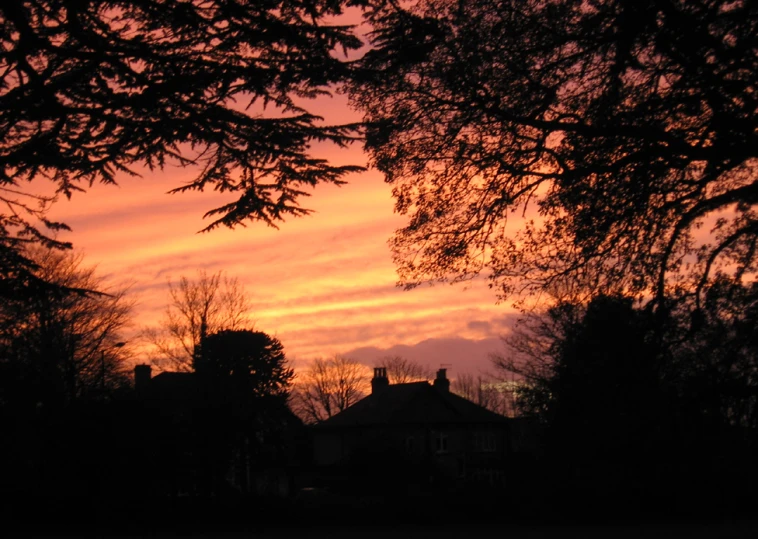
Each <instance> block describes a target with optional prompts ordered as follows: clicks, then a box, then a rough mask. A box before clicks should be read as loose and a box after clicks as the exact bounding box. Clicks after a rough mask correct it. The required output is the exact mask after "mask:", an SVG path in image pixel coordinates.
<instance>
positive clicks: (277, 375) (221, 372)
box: [195, 330, 294, 398]
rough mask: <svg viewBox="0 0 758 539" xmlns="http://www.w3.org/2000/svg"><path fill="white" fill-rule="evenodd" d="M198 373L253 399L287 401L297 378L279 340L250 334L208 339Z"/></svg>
mask: <svg viewBox="0 0 758 539" xmlns="http://www.w3.org/2000/svg"><path fill="white" fill-rule="evenodd" d="M195 370H196V372H197V373H198V374H200V375H202V376H206V377H211V378H215V379H222V380H228V381H231V382H232V383H233V384H235V387H236V388H238V389H240V390H242V391H245V392H248V393H249V396H251V397H265V396H278V397H285V398H286V397H287V395H288V394H289V386H290V383H291V382H292V378H293V377H294V371H293V370H292V369H291V368H289V367H288V366H287V361H286V357H285V355H284V347H283V346H282V343H281V342H280V341H279V339H277V338H275V337H271V336H270V335H268V334H266V333H263V332H262V331H251V330H221V331H218V332H216V333H213V334H211V335H208V336H207V337H205V338H204V339H203V341H202V350H201V353H200V354H198V357H197V358H196V362H195Z"/></svg>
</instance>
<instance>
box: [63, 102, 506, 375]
mask: <svg viewBox="0 0 758 539" xmlns="http://www.w3.org/2000/svg"><path fill="white" fill-rule="evenodd" d="M318 112H319V113H321V114H322V115H324V116H325V117H327V118H328V119H329V120H330V121H333V122H349V121H354V120H357V119H358V117H357V114H356V113H355V112H354V111H351V110H350V109H349V108H348V106H347V103H346V100H345V98H344V97H343V96H336V97H334V98H332V99H331V100H328V101H322V102H320V103H319V110H318ZM314 154H316V155H317V156H319V157H328V158H329V159H330V160H332V161H333V162H336V163H343V164H348V163H350V164H365V163H366V157H365V156H364V154H363V153H362V150H361V146H360V144H356V145H354V146H353V147H352V148H351V149H348V150H339V149H336V148H330V147H321V148H314ZM194 174H195V171H194V170H192V169H191V168H187V169H182V168H178V167H169V168H167V169H165V170H164V171H162V172H150V171H145V172H144V174H143V177H142V178H129V177H124V178H123V179H122V180H121V181H120V186H119V187H113V186H103V185H97V186H94V187H93V188H92V189H90V190H89V192H87V193H85V194H76V195H74V197H73V198H72V200H70V201H67V200H65V199H62V200H60V201H58V202H57V203H56V205H55V206H54V207H53V210H52V212H51V215H50V216H51V217H52V218H53V219H58V220H61V221H63V222H65V223H67V224H68V225H69V226H70V227H71V228H72V232H71V233H66V234H65V235H63V236H62V237H61V239H65V240H69V241H72V242H73V243H74V247H75V248H76V249H77V250H80V251H82V252H83V253H84V254H85V257H86V259H85V260H86V263H87V264H89V265H97V267H98V268H99V271H100V273H101V274H103V275H105V276H108V278H109V279H110V280H111V281H112V282H120V281H130V282H132V288H131V290H132V294H133V296H134V297H135V298H136V300H137V301H138V305H137V308H136V313H135V314H136V316H135V322H136V324H135V326H136V327H135V328H134V330H133V331H134V332H136V330H138V329H139V328H140V327H144V326H149V325H151V324H154V323H156V322H157V321H158V319H159V318H160V316H161V314H162V312H163V310H164V308H165V304H166V299H167V280H168V279H169V278H171V279H173V280H177V279H178V278H179V277H181V276H187V277H190V278H191V277H194V276H195V275H196V271H197V270H198V269H204V270H206V271H207V272H209V273H213V272H216V271H219V270H223V271H226V272H227V274H228V275H229V276H232V277H237V278H238V279H239V280H240V282H241V283H243V284H244V286H245V288H246V290H247V292H248V293H249V294H250V296H251V298H252V300H253V304H254V311H253V313H252V318H253V319H254V320H255V327H256V329H258V330H261V331H265V332H267V333H269V334H272V335H275V336H277V337H278V338H279V339H281V341H282V342H283V343H284V346H285V350H286V351H287V353H288V357H290V359H291V360H294V362H295V364H296V365H303V364H305V362H307V360H308V359H311V358H314V357H319V356H328V355H332V354H336V353H343V354H351V353H355V354H356V355H357V357H359V358H361V359H362V360H364V361H366V362H370V361H371V358H372V357H378V356H381V355H382V354H384V353H386V352H385V351H384V350H386V349H389V348H391V347H396V346H402V348H395V349H393V350H390V352H392V353H396V352H401V353H403V354H404V355H406V356H408V357H411V358H412V359H415V360H418V361H420V362H422V363H426V364H428V365H429V366H430V367H432V368H437V367H438V366H439V365H440V364H449V365H451V366H452V368H453V371H456V370H457V371H459V372H460V371H463V370H471V371H474V372H475V371H477V370H480V369H482V368H486V367H487V366H488V361H487V356H488V353H489V352H490V351H497V350H498V349H499V348H500V342H499V338H498V337H499V336H500V335H501V334H503V333H504V332H505V331H506V328H507V325H508V324H509V323H510V322H511V321H512V320H513V318H514V316H515V314H514V311H513V310H512V309H511V308H510V307H509V306H508V305H505V304H501V305H497V304H496V297H495V294H494V292H493V291H492V290H490V289H488V288H487V286H486V283H485V282H484V281H481V282H480V281H476V282H472V283H469V284H468V285H466V286H464V285H455V286H450V285H436V286H432V287H428V286H424V287H420V288H417V289H415V290H412V291H404V290H402V289H400V288H397V287H396V286H395V282H396V280H397V277H396V274H395V268H394V266H393V263H392V260H391V255H390V251H389V247H388V245H387V240H388V239H389V237H390V236H391V235H392V232H393V230H394V229H395V228H397V227H398V226H400V225H402V223H403V217H402V216H399V215H396V214H395V213H394V212H393V200H392V197H391V188H390V186H389V185H387V184H385V183H384V182H383V181H382V177H381V174H379V173H378V172H377V171H375V170H369V171H368V172H365V173H362V174H355V175H353V176H351V177H350V179H349V184H348V185H345V186H342V187H334V186H324V187H318V188H317V189H316V190H315V191H314V193H313V196H312V197H310V198H309V199H305V200H304V201H303V205H304V206H306V207H309V208H311V209H313V210H315V213H314V214H313V215H311V216H309V217H304V218H298V219H290V220H289V221H287V222H285V223H283V224H282V226H281V228H280V229H279V230H275V229H273V228H268V227H266V225H264V224H262V223H251V224H250V225H249V226H248V227H247V228H238V229H235V230H228V229H218V230H215V231H212V232H210V233H203V234H199V233H198V231H199V230H200V229H202V228H203V227H204V226H206V225H207V224H208V222H207V221H204V220H203V219H202V215H203V213H204V212H205V211H207V210H209V209H211V208H214V207H216V206H218V205H220V204H221V203H223V202H225V201H227V200H228V199H227V198H224V197H223V196H221V195H219V194H218V193H215V192H205V193H190V194H177V195H169V194H167V191H169V190H170V189H172V188H174V187H178V186H180V185H182V184H183V183H185V182H187V181H189V180H190V179H192V178H193V176H194ZM131 339H132V340H133V341H134V342H136V340H135V339H134V337H133V336H132V337H131ZM429 339H432V340H431V341H429ZM483 340H484V341H483ZM422 341H427V342H425V343H424V344H422V345H421V346H416V345H418V344H419V343H421V342H422ZM366 347H369V349H368V350H367V349H365V348H366ZM359 348H361V349H362V350H359V351H357V352H354V351H355V350H356V349H359ZM374 348H376V349H379V350H374ZM139 359H140V360H141V361H149V360H150V357H147V353H146V352H144V351H143V352H142V356H141V357H140V358H139ZM451 374H454V373H451Z"/></svg>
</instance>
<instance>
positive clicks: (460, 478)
mask: <svg viewBox="0 0 758 539" xmlns="http://www.w3.org/2000/svg"><path fill="white" fill-rule="evenodd" d="M371 385H372V393H371V395H369V396H367V397H366V398H364V399H362V400H360V401H359V402H357V403H355V404H354V405H352V406H350V407H349V408H347V409H346V410H344V411H342V412H341V413H339V414H336V415H335V416H333V417H331V418H329V419H327V420H326V421H324V422H322V423H320V424H318V425H316V426H314V428H313V433H314V434H313V436H314V439H313V443H314V458H315V463H316V465H317V466H319V467H321V469H322V470H324V469H328V468H331V469H338V468H340V467H343V468H345V467H347V468H349V469H350V473H352V474H353V475H355V474H356V473H357V474H358V475H360V474H361V471H362V470H363V471H366V472H369V475H371V473H370V472H371V471H373V472H375V473H374V475H376V476H382V475H383V476H384V477H385V478H387V477H390V476H393V477H395V479H397V477H398V476H399V477H400V479H402V480H404V481H408V482H418V481H421V482H426V481H428V480H431V481H432V482H440V481H441V482H444V483H447V484H451V483H452V484H461V483H488V484H490V485H493V486H502V485H503V484H504V481H505V477H504V475H505V474H504V470H505V465H506V462H507V458H508V455H509V452H510V449H509V447H510V445H509V420H508V418H506V417H503V416H501V415H499V414H496V413H494V412H491V411H490V410H487V409H486V408H483V407H481V406H479V405H477V404H474V403H473V402H471V401H469V400H467V399H464V398H463V397H460V396H458V395H456V394H454V393H451V392H450V381H449V380H448V379H447V377H446V371H445V369H440V370H439V371H438V372H437V378H436V379H435V380H434V383H433V384H429V383H428V382H414V383H407V384H393V385H391V384H389V381H388V379H387V374H386V369H384V368H376V369H374V378H373V380H372V384H371ZM420 470H423V475H424V477H419V473H418V472H419V471H420ZM411 476H413V477H411Z"/></svg>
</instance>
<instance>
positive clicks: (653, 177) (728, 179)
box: [352, 0, 758, 299]
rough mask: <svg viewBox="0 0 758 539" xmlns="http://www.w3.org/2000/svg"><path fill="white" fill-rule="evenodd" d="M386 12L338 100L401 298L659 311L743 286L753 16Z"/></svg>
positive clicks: (705, 3) (723, 12)
mask: <svg viewBox="0 0 758 539" xmlns="http://www.w3.org/2000/svg"><path fill="white" fill-rule="evenodd" d="M402 5H403V6H406V7H403V8H401V7H398V4H397V3H395V2H387V3H384V4H382V8H381V9H377V10H375V11H374V12H373V13H372V15H371V21H372V23H373V29H374V30H373V33H372V34H371V40H372V44H373V50H371V51H369V52H368V53H367V54H366V56H365V57H364V59H363V63H362V67H363V68H364V69H363V71H362V77H363V78H362V79H361V80H359V81H358V82H357V83H356V84H355V85H354V86H353V91H352V99H353V103H354V104H355V105H356V106H357V107H359V108H360V109H361V110H362V111H363V112H364V117H365V121H366V122H367V135H366V136H367V138H366V149H367V150H368V152H369V153H370V155H371V159H372V161H373V164H374V166H376V167H377V168H379V169H380V170H381V171H382V172H383V173H384V174H385V177H386V180H387V181H388V182H390V183H392V184H393V186H394V187H393V193H394V196H395V199H396V206H395V207H396V210H397V211H398V212H399V213H402V214H406V215H409V217H410V219H409V223H408V224H407V226H405V227H404V228H402V229H400V230H398V231H397V233H396V235H395V237H394V239H393V241H392V248H393V252H394V257H395V260H396V263H397V264H398V266H399V273H400V278H401V281H402V283H404V284H405V285H406V286H408V287H412V286H415V285H417V284H419V283H420V282H422V281H425V280H448V279H451V280H454V281H455V280H462V279H468V278H472V277H473V276H475V275H477V274H479V273H480V272H481V271H483V270H484V271H486V272H487V273H488V274H489V277H490V278H491V279H492V281H493V284H494V285H495V286H496V287H498V288H499V290H500V293H501V295H502V296H511V295H513V294H517V293H521V292H524V291H527V292H535V291H539V290H544V289H545V288H549V287H551V286H553V285H555V284H556V282H561V281H565V280H570V279H577V280H579V281H581V282H582V283H585V284H586V285H588V286H587V290H588V291H597V290H626V291H627V293H640V294H643V293H652V294H654V295H655V296H656V297H657V298H658V299H661V298H662V297H663V296H665V295H671V294H674V295H676V294H677V293H679V292H681V291H682V290H692V289H694V288H698V287H703V286H704V285H705V284H706V283H707V281H708V278H709V276H711V275H713V274H714V272H715V271H716V270H717V269H719V268H720V269H723V270H724V271H728V272H729V273H731V274H733V275H737V276H739V275H742V274H745V273H750V272H754V271H755V269H756V256H755V253H756V249H755V245H756V241H757V240H758V218H757V217H756V202H757V201H758V183H756V172H757V171H758V168H757V167H758V145H756V144H755V129H756V90H755V89H756V85H757V84H758V79H757V77H758V55H756V54H755V50H756V48H757V47H758V5H756V3H755V2H749V1H745V0H738V1H731V0H697V1H687V2H680V1H669V0H665V1H655V2H653V1H642V2H634V3H630V2H626V1H621V0H603V1H598V2H591V3H587V2H577V1H573V0H558V1H551V2H543V1H527V2H524V1H521V0H474V1H471V2H458V1H453V0H421V1H419V2H414V3H411V4H402ZM701 227H704V228H701ZM589 295H591V294H588V297H589Z"/></svg>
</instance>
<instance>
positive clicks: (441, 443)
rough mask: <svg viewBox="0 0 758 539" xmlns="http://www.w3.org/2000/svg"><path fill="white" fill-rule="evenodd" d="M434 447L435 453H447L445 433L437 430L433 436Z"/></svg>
mask: <svg viewBox="0 0 758 539" xmlns="http://www.w3.org/2000/svg"><path fill="white" fill-rule="evenodd" d="M434 449H435V450H436V452H437V453H447V433H444V432H438V433H437V434H436V435H435V436H434Z"/></svg>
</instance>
